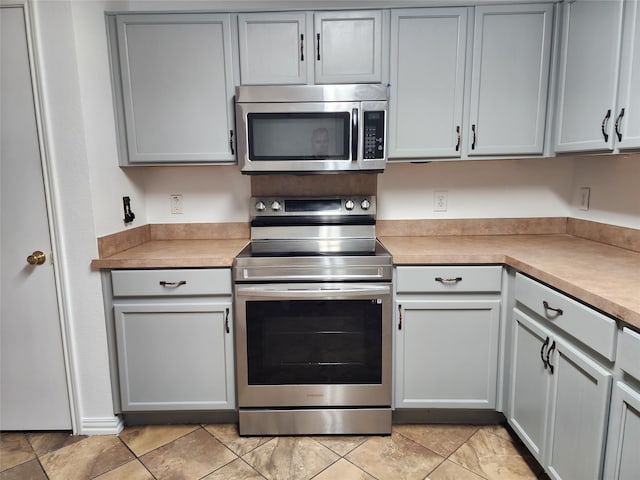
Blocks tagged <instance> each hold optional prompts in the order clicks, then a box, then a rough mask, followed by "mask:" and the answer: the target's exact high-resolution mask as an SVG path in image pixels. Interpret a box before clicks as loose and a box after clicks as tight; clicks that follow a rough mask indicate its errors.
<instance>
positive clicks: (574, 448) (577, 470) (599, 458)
mask: <svg viewBox="0 0 640 480" xmlns="http://www.w3.org/2000/svg"><path fill="white" fill-rule="evenodd" d="M555 344H556V348H555V352H554V353H553V355H552V356H551V357H550V363H551V364H552V365H553V366H554V369H553V372H552V374H551V377H552V379H553V380H552V381H553V387H552V390H553V393H552V397H551V408H550V413H551V415H550V432H549V449H548V452H547V453H546V461H545V462H544V463H543V466H545V467H546V470H547V473H549V475H550V476H551V477H552V478H554V479H556V480H573V479H576V480H577V479H579V480H598V479H600V478H602V477H601V475H602V466H603V459H604V446H605V443H604V441H605V432H606V428H607V419H608V415H609V394H610V392H611V373H609V372H608V371H606V370H605V369H604V368H602V367H600V366H599V365H598V364H597V363H595V362H594V361H593V360H591V359H590V358H588V357H587V356H586V355H584V354H582V353H581V352H579V351H578V350H575V349H573V348H571V347H570V346H569V345H567V344H565V343H564V342H562V341H561V340H558V339H555ZM577 459H580V460H579V461H577Z"/></svg>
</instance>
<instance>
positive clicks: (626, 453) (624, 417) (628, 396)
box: [604, 328, 640, 480]
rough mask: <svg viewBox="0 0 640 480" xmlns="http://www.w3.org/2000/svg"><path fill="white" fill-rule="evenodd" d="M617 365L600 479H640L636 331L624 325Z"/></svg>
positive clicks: (639, 361) (638, 342)
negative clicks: (617, 374)
mask: <svg viewBox="0 0 640 480" xmlns="http://www.w3.org/2000/svg"><path fill="white" fill-rule="evenodd" d="M620 337H621V338H620V348H619V355H618V364H619V366H620V369H621V372H622V376H621V380H620V381H618V382H616V384H615V386H614V388H613V394H612V395H611V415H610V416H609V435H608V439H607V456H606V464H605V475H604V478H606V479H607V480H637V479H638V478H640V455H639V454H638V453H639V452H638V446H639V445H640V333H638V332H634V331H632V330H630V329H628V328H624V329H623V330H622V334H621V336H620Z"/></svg>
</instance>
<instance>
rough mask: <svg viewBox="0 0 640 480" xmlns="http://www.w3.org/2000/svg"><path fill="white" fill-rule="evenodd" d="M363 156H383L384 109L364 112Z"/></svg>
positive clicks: (369, 157) (372, 157)
mask: <svg viewBox="0 0 640 480" xmlns="http://www.w3.org/2000/svg"><path fill="white" fill-rule="evenodd" d="M363 127H364V158H365V159H374V158H384V111H383V110H379V111H375V110H371V111H365V112H364V125H363Z"/></svg>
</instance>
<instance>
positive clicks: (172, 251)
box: [91, 238, 249, 269]
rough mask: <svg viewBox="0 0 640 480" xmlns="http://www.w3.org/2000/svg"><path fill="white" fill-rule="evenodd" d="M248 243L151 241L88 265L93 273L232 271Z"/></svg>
mask: <svg viewBox="0 0 640 480" xmlns="http://www.w3.org/2000/svg"><path fill="white" fill-rule="evenodd" d="M247 243H249V239H248V238H245V239H239V238H232V239H205V240H150V241H148V242H145V243H143V244H141V245H138V246H135V247H132V248H129V249H127V250H124V251H121V252H118V253H116V254H114V255H111V256H109V257H106V258H99V259H96V260H93V261H92V262H91V267H92V268H94V269H114V268H188V267H231V265H232V264H233V259H234V257H235V256H236V255H238V253H240V251H241V250H242V249H243V248H244V247H245V245H247Z"/></svg>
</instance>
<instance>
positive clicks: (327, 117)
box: [247, 112, 351, 161]
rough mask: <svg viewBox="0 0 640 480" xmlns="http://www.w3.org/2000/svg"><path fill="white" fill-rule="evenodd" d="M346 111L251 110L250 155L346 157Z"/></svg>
mask: <svg viewBox="0 0 640 480" xmlns="http://www.w3.org/2000/svg"><path fill="white" fill-rule="evenodd" d="M350 117H351V115H350V114H349V113H347V112H317V113H307V112H305V113H250V114H248V115H247V122H248V134H249V158H250V159H251V160H252V161H261V160H264V161H266V160H327V159H332V160H349V158H350V157H349V155H350V151H349V127H350V123H349V122H350Z"/></svg>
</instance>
